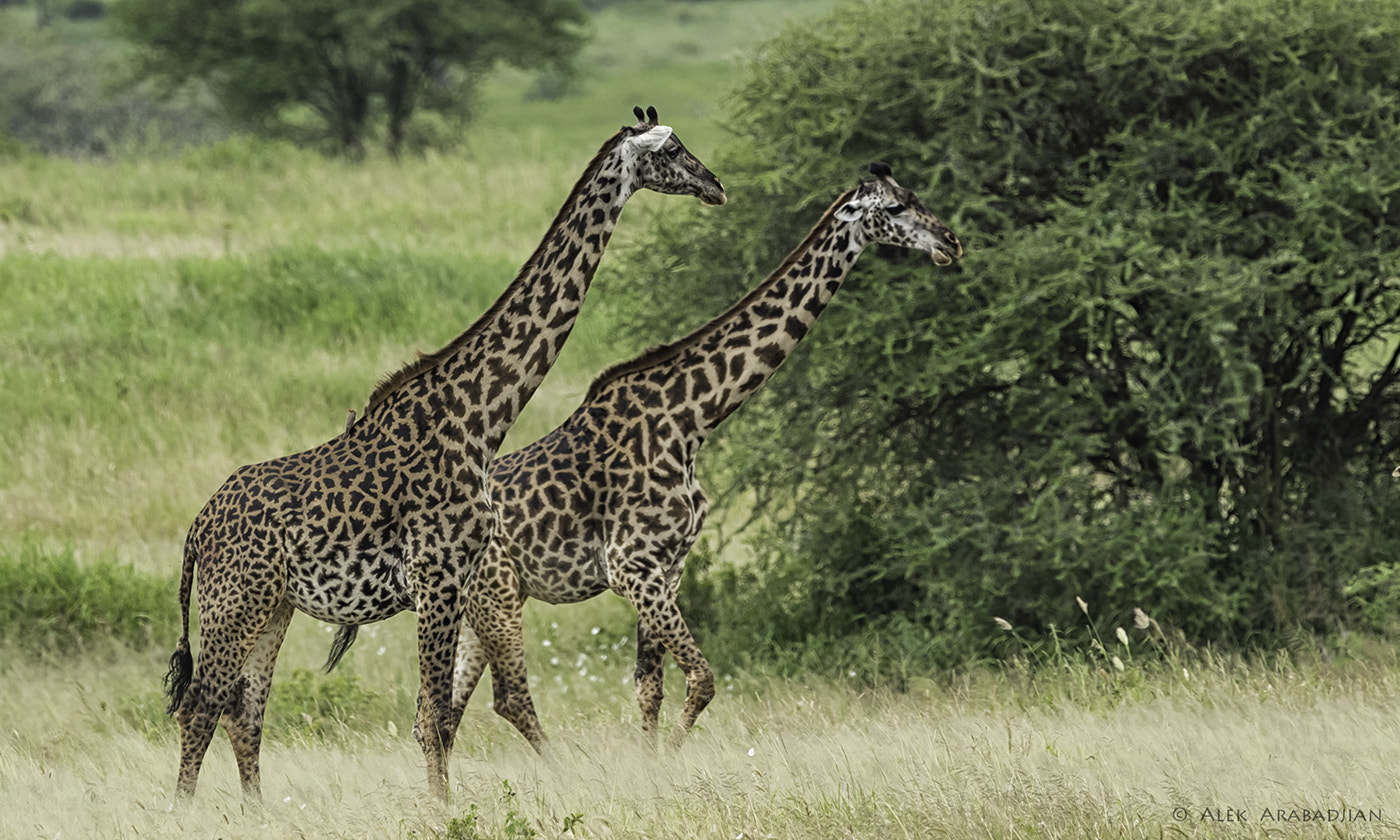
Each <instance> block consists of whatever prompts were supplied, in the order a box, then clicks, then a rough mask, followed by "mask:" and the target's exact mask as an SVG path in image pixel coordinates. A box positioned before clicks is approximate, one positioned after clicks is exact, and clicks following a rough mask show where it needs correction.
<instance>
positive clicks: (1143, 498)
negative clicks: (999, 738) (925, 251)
mask: <svg viewBox="0 0 1400 840" xmlns="http://www.w3.org/2000/svg"><path fill="white" fill-rule="evenodd" d="M1396 11H1397V8H1396V5H1395V4H1394V3H1393V2H1387V0H1374V2H1369V1H1368V0H1358V1H1357V2H1345V3H1339V2H1334V1H1333V0H1283V2H1278V1H1277V0H1209V2H1205V3H1200V2H1185V0H1132V2H1128V3H1122V2H1117V0H1036V2H1029V0H993V2H985V0H951V2H949V3H939V4H929V3H925V2H922V0H875V2H871V3H859V4H855V3H853V4H849V5H847V6H844V7H841V8H838V9H837V10H836V11H835V12H834V13H833V14H832V15H831V16H829V17H828V18H826V19H824V20H822V21H820V22H818V23H816V24H813V25H809V26H805V27H801V28H796V29H792V30H790V31H788V32H787V33H785V34H784V35H782V36H780V37H779V38H777V39H775V40H774V41H772V42H770V43H769V44H768V45H767V46H766V48H765V49H764V51H763V52H762V53H761V54H760V55H759V56H758V57H757V59H756V60H755V62H754V64H753V68H752V70H753V73H752V81H751V82H749V83H748V84H747V85H746V86H744V87H743V88H742V89H741V90H740V91H738V93H737V96H736V98H735V102H734V105H733V116H732V120H731V126H732V129H733V132H734V135H735V142H734V144H733V146H732V148H731V150H730V154H729V159H728V160H725V161H723V171H724V172H725V178H726V184H728V185H730V186H731V188H732V193H731V194H732V195H733V199H734V200H733V201H732V202H731V206H730V207H726V208H725V212H724V213H714V214H704V215H697V216H694V217H690V216H686V217H682V218H680V219H678V220H676V221H670V220H668V219H659V220H657V222H656V224H655V226H654V229H653V233H652V237H653V240H654V241H653V243H652V247H649V248H646V249H641V250H640V251H639V253H638V254H637V255H636V256H635V257H634V258H633V260H632V263H631V264H630V265H629V266H628V271H625V272H622V275H623V276H622V277H619V278H618V279H617V280H615V281H610V282H613V283H615V284H616V285H618V286H619V287H620V286H622V285H623V284H625V285H626V289H625V291H623V292H620V293H619V295H618V297H623V298H627V299H630V300H631V301H634V302H635V303H636V309H635V311H634V312H633V315H632V316H631V317H630V319H629V325H630V327H631V328H632V329H633V331H634V333H636V334H639V335H640V336H643V337H645V338H646V339H648V340H657V339H664V338H666V337H669V336H672V335H675V334H676V333H677V332H678V331H679V330H680V329H682V328H683V327H684V326H685V325H687V324H689V323H693V322H696V321H699V320H701V319H703V318H705V317H708V316H709V315H711V314H713V313H714V312H716V311H719V309H720V308H722V307H723V306H724V304H725V302H727V301H728V300H730V299H732V298H733V297H736V296H737V295H739V294H740V293H742V291H743V290H744V289H746V288H747V287H749V286H750V285H752V284H753V283H754V282H756V281H757V279H758V278H760V277H762V276H763V275H764V274H765V273H766V272H767V271H768V270H769V269H771V267H772V266H775V265H777V263H778V262H779V260H780V259H781V258H782V256H783V254H784V253H785V252H786V251H787V250H788V249H790V248H791V247H792V246H793V245H795V244H796V243H797V242H799V241H800V239H801V237H802V234H803V233H804V232H805V230H806V227H807V226H808V225H809V224H810V223H811V222H812V221H814V219H815V217H816V215H817V214H818V213H819V212H820V209H821V208H822V207H824V206H825V205H826V203H827V201H828V200H829V199H830V198H831V197H832V196H834V195H835V194H837V193H838V192H840V191H841V190H842V189H844V188H846V187H848V186H850V185H851V184H852V183H853V181H854V178H855V174H856V172H857V171H858V167H859V166H860V165H861V164H863V163H866V162H868V161H871V160H884V161H887V162H888V163H890V164H892V166H893V168H894V173H895V177H896V178H897V179H899V180H900V181H901V182H902V183H903V184H904V185H905V186H909V187H912V188H914V189H915V190H917V191H918V192H919V193H920V195H921V197H922V198H923V200H924V202H925V204H927V205H928V206H929V207H930V208H932V209H934V211H935V212H938V213H939V214H940V215H942V216H943V217H944V219H945V220H948V221H949V222H950V224H951V225H952V227H953V229H954V230H955V231H957V232H958V234H959V235H960V236H961V237H962V238H963V240H964V242H965V244H966V248H967V255H966V257H965V259H964V260H963V262H962V264H961V266H960V268H959V269H957V270H956V271H952V272H949V271H939V270H936V269H935V268H934V267H933V266H931V265H929V264H928V262H927V260H923V259H918V258H914V257H911V256H910V255H907V254H904V253H888V254H886V253H878V254H867V255H866V256H865V258H864V259H863V260H862V261H861V263H860V264H859V265H858V267H857V270H856V272H855V274H854V275H853V276H852V278H851V280H850V281H848V283H847V285H846V287H845V288H844V289H843V290H842V291H841V292H840V293H839V294H838V295H837V296H836V298H835V300H834V302H833V305H832V307H831V308H830V309H829V310H828V311H827V313H826V314H825V315H824V316H823V318H822V321H821V322H820V323H819V324H818V325H817V328H816V329H815V330H814V331H813V333H812V334H811V335H810V336H809V337H808V338H807V340H806V341H805V342H804V344H803V345H802V347H800V348H799V352H798V354H797V355H796V356H795V357H794V358H793V359H791V360H790V361H789V363H788V365H787V366H786V367H785V369H784V370H783V371H781V372H780V373H779V375H778V376H777V377H776V378H775V380H774V381H773V382H772V383H770V385H769V387H768V388H767V389H765V391H764V392H763V393H762V394H760V395H759V397H758V398H756V399H755V400H754V401H753V403H751V404H750V405H748V406H746V407H745V408H744V409H743V410H742V411H740V412H738V413H737V414H736V415H735V417H734V418H733V419H732V420H731V421H730V424H729V425H728V426H727V427H726V429H725V430H724V434H723V435H722V436H721V437H720V438H719V439H718V440H717V441H716V444H717V445H716V444H712V446H711V448H710V449H708V450H707V452H706V454H705V455H704V456H703V457H702V460H705V466H706V467H707V468H708V469H707V472H708V473H709V475H710V479H709V481H710V484H711V485H712V486H715V485H718V486H721V487H724V488H726V493H725V498H726V499H727V500H729V509H730V510H731V511H732V510H733V509H734V507H735V506H739V505H742V506H745V507H747V506H748V505H751V504H752V505H754V506H755V507H756V512H757V514H758V517H757V519H758V521H759V522H761V523H763V526H762V528H761V530H762V533H761V534H760V536H759V540H758V545H759V547H760V549H761V550H762V552H761V553H762V556H761V558H760V560H759V561H758V562H755V563H749V564H744V565H740V566H736V567H724V568H711V569H710V570H709V571H708V573H707V574H703V575H692V578H693V580H691V581H689V582H688V584H687V585H688V586H690V585H694V586H695V587H696V588H695V589H694V590H693V591H692V592H691V593H690V597H691V598H692V603H693V606H694V609H695V610H696V611H697V614H698V617H699V618H700V621H699V623H700V624H701V625H702V627H704V626H706V625H707V624H708V628H709V630H710V632H711V634H721V633H724V634H729V635H730V636H731V637H732V638H735V639H738V638H741V637H742V638H743V639H744V640H745V641H744V644H745V645H746V647H749V648H750V649H751V648H752V646H753V645H754V644H755V643H757V644H758V645H759V646H760V647H762V646H764V645H767V646H768V648H769V649H770V650H775V649H780V648H784V647H787V646H789V645H792V644H794V643H798V642H801V641H803V640H804V639H805V640H810V639H812V638H814V637H818V636H823V635H826V636H830V635H842V634H849V633H856V632H873V631H880V632H888V633H893V632H894V631H895V630H898V632H899V634H901V636H908V635H909V632H910V631H911V630H912V631H913V632H914V635H915V636H916V637H917V638H919V639H921V640H922V641H921V642H920V644H921V645H922V648H921V649H922V650H923V651H924V653H925V654H927V656H928V658H929V659H930V660H932V661H942V662H947V661H957V660H961V659H963V658H965V657H969V656H979V655H985V654H987V653H989V652H995V650H996V640H995V637H994V634H995V633H996V631H995V629H994V625H993V621H992V620H993V617H994V616H996V617H1002V618H1004V619H1006V620H1007V621H1009V622H1011V623H1012V624H1014V625H1019V626H1023V627H1025V628H1028V629H1029V630H1030V631H1031V632H1035V631H1045V630H1046V629H1047V628H1049V627H1050V626H1052V625H1058V627H1060V628H1065V627H1070V626H1083V616H1082V615H1081V614H1080V611H1079V607H1078V606H1077V603H1076V601H1075V599H1076V598H1077V597H1082V598H1084V599H1086V600H1087V601H1088V602H1089V603H1091V604H1093V605H1094V606H1095V608H1096V610H1097V611H1098V612H1097V615H1099V616H1104V617H1107V618H1108V619H1109V620H1112V619H1114V618H1118V619H1119V620H1120V621H1121V620H1124V619H1123V618H1122V616H1124V615H1127V614H1130V613H1131V610H1132V608H1133V607H1135V606H1141V607H1142V608H1143V609H1145V610H1147V611H1148V612H1149V613H1152V614H1153V615H1155V616H1157V617H1159V618H1160V619H1162V620H1163V621H1164V623H1166V622H1167V621H1170V622H1171V623H1172V624H1174V625H1175V626H1177V627H1178V628H1180V629H1181V630H1182V631H1183V632H1185V633H1186V634H1187V635H1188V636H1189V637H1191V638H1194V639H1208V640H1215V641H1227V642H1235V643H1241V644H1262V643H1265V642H1267V641H1271V640H1276V639H1277V638H1279V636H1278V634H1279V633H1288V632H1293V631H1294V630H1295V629H1296V628H1299V627H1304V628H1309V629H1314V630H1315V629H1329V628H1332V627H1335V626H1336V623H1337V622H1341V621H1345V620H1346V619H1347V618H1348V615H1349V609H1350V608H1351V606H1352V604H1350V603H1349V602H1348V598H1347V592H1348V591H1355V587H1354V586H1353V587H1352V589H1351V590H1348V582H1349V581H1353V579H1354V578H1355V576H1356V575H1358V573H1361V572H1362V570H1364V569H1368V568H1369V569H1375V568H1388V564H1390V563H1391V562H1392V561H1393V559H1394V557H1395V556H1396V549H1397V547H1400V524H1397V523H1400V519H1397V516H1396V513H1397V512H1400V509H1398V507H1400V506H1398V505H1397V494H1400V488H1396V487H1395V486H1394V485H1393V483H1392V480H1391V478H1390V477H1389V472H1390V467H1391V466H1392V465H1393V463H1392V462H1393V460H1394V459H1395V458H1396V449H1397V432H1400V425H1398V423H1397V421H1400V417H1398V416H1397V414H1400V411H1398V410H1397V409H1398V408H1400V406H1397V394H1398V393H1400V391H1397V387H1396V386H1397V377H1400V355H1398V354H1400V350H1397V338H1400V280H1398V279H1397V272H1398V271H1400V265H1398V264H1397V263H1400V157H1397V156H1396V155H1395V153H1394V150H1395V149H1396V148H1400V145H1397V144H1400V113H1398V112H1397V106H1400V92H1397V89H1396V87H1395V86H1394V84H1393V80H1394V79H1395V78H1400V16H1397V15H1396ZM872 21H878V22H879V24H878V25H872ZM662 275H665V276H666V277H667V281H666V282H665V283H658V282H656V278H657V277H658V276H662ZM629 278H630V279H629ZM691 300H695V301H699V303H698V304H697V305H695V306H693V307H687V306H686V304H685V302H686V301H691ZM682 322H684V323H682ZM700 559H701V560H702V563H701V565H704V563H703V560H704V556H703V553H702V554H701V556H700ZM1382 577H1383V576H1382ZM1368 579H1376V576H1375V575H1372V576H1371V578H1368ZM872 628H873V630H872Z"/></svg>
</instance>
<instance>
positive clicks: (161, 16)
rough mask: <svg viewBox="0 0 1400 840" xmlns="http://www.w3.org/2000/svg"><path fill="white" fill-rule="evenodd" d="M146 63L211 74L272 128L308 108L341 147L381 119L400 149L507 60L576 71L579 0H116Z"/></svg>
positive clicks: (236, 110) (157, 72) (178, 72)
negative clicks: (432, 111)
mask: <svg viewBox="0 0 1400 840" xmlns="http://www.w3.org/2000/svg"><path fill="white" fill-rule="evenodd" d="M115 13H116V14H115V18H116V20H117V22H118V25H119V26H120V29H121V31H122V32H123V33H124V35H125V36H126V37H127V38H128V39H130V40H131V41H132V42H133V43H135V44H137V45H138V46H139V47H140V48H141V53H140V61H141V69H142V71H143V72H144V73H145V74H146V75H148V76H154V77H158V78H161V79H165V80H167V81H168V82H170V83H172V84H180V83H184V82H188V81H192V80H200V81H203V82H206V83H207V84H209V85H210V87H211V88H212V89H213V91H214V92H215V94H216V95H217V96H218V97H219V99H220V101H221V102H222V103H223V104H224V106H225V107H226V108H227V109H228V110H229V112H230V114H231V115H232V116H234V117H235V118H237V119H239V120H241V121H246V122H249V123H252V124H254V125H258V126H260V127H262V128H264V129H273V128H276V127H278V126H279V125H283V119H284V117H285V116H286V115H287V112H288V109H289V108H291V107H293V106H304V107H305V108H309V109H310V110H311V111H312V112H313V113H314V114H315V115H316V116H317V118H318V119H319V122H320V124H321V125H322V127H323V129H324V131H325V133H326V134H327V135H329V136H330V137H331V138H333V140H334V141H335V143H336V144H337V145H338V146H339V147H340V148H341V149H342V150H344V151H346V152H348V153H350V154H353V155H358V154H360V153H361V152H362V151H363V148H364V142H365V137H366V135H367V133H368V131H369V129H370V126H371V125H372V124H374V123H375V122H376V121H379V120H382V121H383V124H384V127H385V136H386V144H387V146H388V149H389V151H390V152H391V153H393V154H398V152H399V150H400V149H401V147H402V144H403V141H404V128H405V126H406V125H407V123H408V121H409V119H410V117H411V116H412V115H413V113H414V111H415V110H417V109H419V108H424V107H450V105H451V104H453V103H456V104H458V105H459V106H460V105H461V104H462V103H464V102H465V101H466V100H467V99H468V98H469V97H470V94H471V92H472V91H473V89H474V87H475V85H476V83H477V82H478V80H479V79H480V78H481V75H482V74H483V73H485V72H486V71H487V70H489V69H490V68H491V67H492V66H493V65H495V64H496V63H498V62H506V63H509V64H512V65H515V66H517V67H521V68H551V69H554V70H556V71H559V72H567V69H568V67H569V64H570V61H571V60H572V58H573V56H574V54H575V53H576V52H577V50H578V48H579V47H580V46H581V45H582V42H583V38H584V36H583V28H582V27H583V25H584V23H585V22H586V17H587V13H586V12H585V10H584V8H583V6H582V4H581V3H580V2H579V0H334V2H333V1H332V0H276V2H273V1H272V0H226V1H225V2H214V3H210V2H202V0H119V2H118V3H117V4H116V6H115Z"/></svg>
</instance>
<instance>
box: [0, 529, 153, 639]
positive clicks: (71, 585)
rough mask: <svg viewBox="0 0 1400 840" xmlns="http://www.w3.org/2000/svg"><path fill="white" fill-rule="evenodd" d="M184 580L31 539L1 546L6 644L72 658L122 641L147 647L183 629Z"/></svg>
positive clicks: (0, 617)
mask: <svg viewBox="0 0 1400 840" xmlns="http://www.w3.org/2000/svg"><path fill="white" fill-rule="evenodd" d="M176 586H177V584H176V581H175V580H174V579H173V578H161V577H155V576H152V575H147V574H143V573H141V572H138V571H136V570H135V569H133V568H132V567H131V566H129V565H127V564H125V563H119V562H117V561H115V560H110V559H95V560H85V561H83V562H79V560H78V557H77V555H76V554H75V553H74V551H73V549H72V548H71V547H66V546H54V545H50V544H47V543H44V542H41V541H39V540H37V539H24V540H21V541H19V542H18V543H17V544H12V545H5V546H3V547H0V643H3V644H4V645H6V646H8V647H13V648H17V649H19V650H21V651H23V652H25V653H30V654H47V653H72V652H75V651H79V650H83V649H85V648H88V647H90V646H92V645H93V644H94V643H95V642H101V641H104V640H108V639H114V640H117V641H119V642H122V643H124V644H126V645H128V646H131V647H136V648H142V647H147V646H149V645H150V644H152V643H153V642H156V641H160V642H161V643H162V644H164V643H165V640H166V639H169V638H170V637H172V636H173V635H174V634H175V632H176V625H175V612H174V610H172V609H170V605H171V604H173V603H174V602H175V590H176Z"/></svg>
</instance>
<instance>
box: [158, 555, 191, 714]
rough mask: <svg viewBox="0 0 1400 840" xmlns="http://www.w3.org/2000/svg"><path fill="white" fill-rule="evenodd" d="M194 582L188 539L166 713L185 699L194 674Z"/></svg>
mask: <svg viewBox="0 0 1400 840" xmlns="http://www.w3.org/2000/svg"><path fill="white" fill-rule="evenodd" d="M193 583H194V550H193V549H192V548H191V547H190V541H189V540H188V539H187V540H186V541H185V559H184V563H183V565H182V567H181V569H180V621H181V630H180V641H179V642H178V643H176V645H175V652H174V653H173V654H171V656H170V670H169V671H167V672H166V674H165V696H166V697H169V698H170V703H169V705H167V706H166V707H165V713H166V714H167V715H173V714H175V710H176V709H178V708H180V701H181V700H183V699H185V692H186V691H188V690H189V687H190V680H191V679H192V678H193V676H194V656H193V655H191V654H190V588H191V585H192V584H193Z"/></svg>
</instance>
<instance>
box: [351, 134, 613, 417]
mask: <svg viewBox="0 0 1400 840" xmlns="http://www.w3.org/2000/svg"><path fill="white" fill-rule="evenodd" d="M631 131H632V129H630V128H627V127H626V126H624V127H623V129H622V130H621V131H619V132H618V133H617V134H614V135H613V136H612V137H611V138H609V139H608V140H607V142H605V143H603V145H602V147H601V148H600V149H598V153H597V154H596V155H594V156H593V160H591V161H589V163H588V166H586V167H585V168H584V170H583V175H581V176H580V177H579V179H578V181H576V182H575V183H574V187H573V189H572V190H570V191H569V197H568V198H567V199H565V201H564V203H563V205H561V206H560V208H559V212H558V213H556V214H555V216H554V221H553V222H551V223H550V225H549V228H548V229H547V230H546V231H545V235H544V237H543V238H542V239H541V240H540V244H539V245H537V246H535V252H534V253H533V254H531V255H530V258H529V259H528V260H526V261H525V265H523V266H521V267H520V271H518V272H516V274H515V279H514V280H512V281H511V282H510V285H509V286H507V287H506V289H505V291H503V292H501V294H500V295H499V296H498V297H497V298H496V300H495V302H494V303H492V304H491V306H490V308H488V309H487V310H486V311H485V312H483V313H482V314H481V316H480V317H478V318H477V319H476V320H475V321H473V322H472V324H471V326H469V327H467V328H466V330H464V331H463V332H462V333H461V334H460V335H458V336H457V337H456V338H454V339H452V340H451V341H450V342H448V343H447V345H446V346H444V347H443V348H442V349H440V350H438V351H437V352H434V353H419V354H418V358H417V359H415V360H413V361H411V362H409V363H408V364H406V365H404V366H403V367H402V368H400V369H399V370H397V371H395V372H394V373H391V374H389V375H388V376H385V377H384V378H383V379H381V380H379V384H378V385H376V386H375V387H374V392H373V393H372V394H370V397H369V404H368V406H366V408H365V411H364V415H365V416H367V415H368V414H369V413H370V412H371V411H373V410H374V408H375V406H377V405H379V404H380V403H382V402H384V401H385V400H386V399H388V398H389V395H391V394H392V393H394V391H396V390H398V388H399V386H401V385H403V384H404V383H406V382H409V381H410V380H412V379H415V378H417V377H418V376H420V375H422V374H423V373H426V372H427V371H430V370H432V369H433V368H435V367H437V366H438V365H440V364H442V362H443V360H444V359H446V358H448V357H449V356H451V355H452V354H453V353H455V352H457V351H458V350H459V349H461V348H462V347H463V346H464V345H465V344H467V342H469V341H471V340H472V339H473V338H475V337H476V336H477V335H478V334H479V333H480V331H481V329H482V328H483V327H482V325H483V324H485V323H486V322H487V321H488V320H490V319H491V317H492V316H494V315H496V314H498V313H499V312H500V310H501V309H502V308H503V307H504V306H505V300H506V297H507V296H508V295H509V293H510V291H511V289H512V288H514V286H515V284H516V283H519V282H521V280H523V279H524V278H525V277H527V276H528V275H529V274H530V273H531V272H532V271H533V270H534V268H535V266H536V265H538V264H539V262H540V261H541V260H542V259H544V254H545V249H546V248H547V247H548V246H549V240H550V238H551V232H552V231H554V230H555V229H556V228H557V227H558V226H560V225H562V224H563V223H564V215H565V214H566V213H567V212H568V211H569V209H570V208H571V207H573V206H574V204H575V201H576V199H577V198H578V196H579V193H580V192H582V190H583V185H584V184H586V183H589V182H590V181H592V179H593V175H594V173H595V172H597V170H598V168H599V167H600V166H601V165H602V162H603V159H604V158H605V157H607V156H608V155H609V154H611V153H612V151H613V149H615V148H616V147H617V144H618V143H619V142H621V141H622V139H623V138H624V137H626V136H628V135H629V134H630V133H631Z"/></svg>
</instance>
